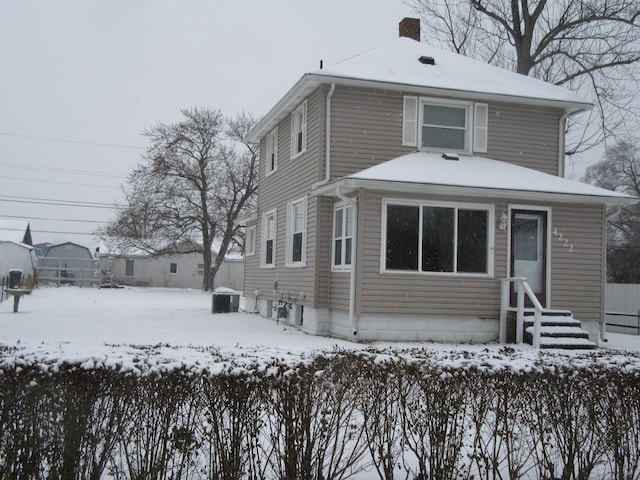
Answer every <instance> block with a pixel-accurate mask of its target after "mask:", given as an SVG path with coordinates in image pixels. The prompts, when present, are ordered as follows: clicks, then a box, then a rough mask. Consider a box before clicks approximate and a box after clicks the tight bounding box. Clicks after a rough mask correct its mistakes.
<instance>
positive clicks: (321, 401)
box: [0, 349, 640, 480]
mask: <svg viewBox="0 0 640 480" xmlns="http://www.w3.org/2000/svg"><path fill="white" fill-rule="evenodd" d="M9 357H10V356H9V355H6V352H5V355H4V359H3V361H2V363H0V478H2V479H53V478H56V479H58V478H59V479H102V478H113V479H167V480H168V479H172V480H177V479H205V478H206V479H264V478H267V479H318V480H320V479H347V478H382V479H392V478H394V479H438V480H446V479H472V478H473V479H474V480H475V479H521V478H536V479H537V478H540V479H556V478H558V479H567V480H568V479H587V478H599V479H600V478H605V479H608V478H610V479H616V480H623V479H624V480H628V479H640V368H639V365H640V359H638V358H637V357H633V356H617V357H610V356H608V355H606V354H604V353H597V354H593V355H588V356H575V357H560V356H558V357H553V356H549V357H548V359H547V360H540V361H537V362H533V363H531V364H528V365H526V366H524V367H523V366H522V365H520V364H519V363H518V358H517V355H515V356H514V354H513V352H511V351H510V350H509V349H505V350H504V351H503V352H501V354H500V355H497V356H495V357H496V358H492V357H491V354H485V355H482V356H476V355H473V354H468V353H464V352H463V353H456V354H452V355H451V356H450V357H446V358H442V357H438V356H435V355H432V354H430V353H429V352H427V351H423V350H413V351H403V352H397V351H385V352H381V351H374V350H370V351H358V352H353V351H335V352H331V353H324V354H318V355H316V356H313V357H309V358H300V359H299V360H298V361H297V362H292V361H291V359H287V360H283V359H278V358H271V359H269V360H268V361H255V362H253V363H252V362H247V361H242V362H240V361H238V360H236V359H233V358H224V359H223V358H218V357H216V358H214V357H215V356H212V362H213V363H214V364H215V368H209V367H207V366H205V367H202V368H200V369H193V368H190V367H187V366H182V367H173V368H165V369H158V368H148V369H146V370H145V369H141V370H136V371H132V370H131V369H129V368H124V367H123V366H122V365H115V366H105V365H95V366H93V368H89V367H87V365H86V364H80V363H78V364H74V363H65V362H60V363H55V364H53V363H46V362H30V361H25V360H23V361H20V360H19V358H18V357H11V358H9ZM541 358H542V357H541ZM612 358H613V359H612ZM16 359H17V360H16ZM549 359H550V361H549ZM625 359H626V360H625Z"/></svg>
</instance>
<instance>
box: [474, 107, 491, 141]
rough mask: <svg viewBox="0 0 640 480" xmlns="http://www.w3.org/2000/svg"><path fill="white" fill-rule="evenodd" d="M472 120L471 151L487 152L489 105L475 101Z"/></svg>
mask: <svg viewBox="0 0 640 480" xmlns="http://www.w3.org/2000/svg"><path fill="white" fill-rule="evenodd" d="M473 122H474V127H473V151H474V152H479V153H487V136H488V131H489V106H488V105H487V104H486V103H476V104H475V105H474V112H473Z"/></svg>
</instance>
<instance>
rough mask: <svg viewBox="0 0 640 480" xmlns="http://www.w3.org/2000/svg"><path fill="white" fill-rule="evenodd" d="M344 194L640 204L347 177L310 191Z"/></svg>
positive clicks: (632, 199)
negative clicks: (372, 192)
mask: <svg viewBox="0 0 640 480" xmlns="http://www.w3.org/2000/svg"><path fill="white" fill-rule="evenodd" d="M338 186H340V191H341V192H342V193H344V194H349V193H353V192H355V191H357V190H359V189H361V188H364V189H369V190H377V191H381V192H395V193H407V194H420V195H457V196H462V197H476V198H496V199H497V198H499V199H508V200H521V201H530V202H552V203H573V204H575V203H578V204H583V205H607V206H629V205H635V204H637V203H639V202H640V198H636V197H616V196H612V197H606V196H599V195H579V194H567V193H555V192H543V191H528V190H506V189H495V188H483V187H460V186H456V185H435V184H429V183H407V182H393V181H385V180H365V179H354V178H344V179H341V180H337V181H335V182H332V183H330V184H327V185H324V186H322V187H320V188H317V189H315V190H313V191H312V192H311V195H313V196H331V197H334V196H336V193H335V191H336V189H337V188H338Z"/></svg>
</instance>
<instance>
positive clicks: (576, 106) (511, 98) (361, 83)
mask: <svg viewBox="0 0 640 480" xmlns="http://www.w3.org/2000/svg"><path fill="white" fill-rule="evenodd" d="M308 76H309V77H314V78H316V79H317V80H316V82H317V84H320V83H335V84H336V85H343V86H351V87H364V88H377V89H381V90H392V91H399V92H404V93H413V94H417V95H425V96H429V95H433V96H442V97H453V98H461V99H465V100H473V101H486V102H505V103H519V104H523V105H535V106H540V107H555V108H562V109H564V110H566V111H567V112H568V113H569V114H574V113H578V112H582V111H587V110H591V109H592V108H593V104H592V103H591V102H584V103H580V102H568V101H563V100H549V99H544V98H536V97H524V96H515V95H504V94H495V93H483V92H476V91H470V90H456V89H445V88H439V87H429V86H421V85H411V84H406V83H392V82H380V81H373V80H363V79H359V78H350V77H341V76H331V75H321V74H308Z"/></svg>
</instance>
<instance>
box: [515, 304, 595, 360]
mask: <svg viewBox="0 0 640 480" xmlns="http://www.w3.org/2000/svg"><path fill="white" fill-rule="evenodd" d="M524 328H525V335H524V341H525V342H527V343H530V344H533V315H526V316H525V320H524ZM540 348H562V349H576V350H577V349H581V350H591V349H594V348H596V344H595V343H593V342H592V341H590V340H589V332H587V331H586V330H584V329H583V328H582V324H581V323H580V320H576V319H575V318H573V315H572V314H571V312H569V311H566V310H562V311H560V310H550V311H546V312H543V314H542V318H541V323H540Z"/></svg>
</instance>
